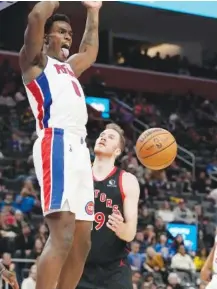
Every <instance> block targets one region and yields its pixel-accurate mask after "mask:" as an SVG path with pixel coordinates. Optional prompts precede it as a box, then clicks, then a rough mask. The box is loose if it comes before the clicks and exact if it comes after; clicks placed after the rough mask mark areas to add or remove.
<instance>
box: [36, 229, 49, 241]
mask: <svg viewBox="0 0 217 289" xmlns="http://www.w3.org/2000/svg"><path fill="white" fill-rule="evenodd" d="M35 238H36V239H40V240H41V242H42V244H43V245H45V243H46V241H47V238H48V228H47V226H46V225H45V224H41V225H40V226H39V229H38V233H37V234H36V237H35Z"/></svg>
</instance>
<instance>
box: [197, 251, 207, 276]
mask: <svg viewBox="0 0 217 289" xmlns="http://www.w3.org/2000/svg"><path fill="white" fill-rule="evenodd" d="M208 255H209V254H208V252H207V249H206V248H202V249H201V250H200V251H199V252H198V253H197V255H196V256H195V257H194V265H195V268H196V270H197V271H198V272H200V270H201V269H202V267H203V265H204V263H205V261H206V259H207V257H208Z"/></svg>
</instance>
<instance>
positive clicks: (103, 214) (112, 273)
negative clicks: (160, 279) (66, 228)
mask: <svg viewBox="0 0 217 289" xmlns="http://www.w3.org/2000/svg"><path fill="white" fill-rule="evenodd" d="M124 144H125V140H124V136H123V131H122V129H121V128H120V127H119V126H118V125H116V124H109V125H107V126H106V129H105V130H104V131H103V132H102V133H101V134H100V136H99V138H98V139H97V141H96V144H95V148H94V151H95V160H94V163H93V167H92V170H93V175H94V189H95V222H94V227H93V230H92V237H91V239H92V246H91V250H90V254H89V256H88V258H87V262H86V265H85V268H84V272H83V275H82V277H81V280H80V282H79V285H78V287H77V289H92V288H93V289H95V288H100V289H104V288H105V289H116V288H117V289H131V288H132V276H131V269H130V266H129V265H128V263H127V255H128V250H127V242H129V241H132V240H133V239H134V236H135V234H136V228H137V218H138V214H137V209H138V200H139V184H138V181H137V179H136V177H135V176H134V175H132V174H130V173H127V172H125V171H122V170H121V169H119V168H117V167H115V165H114V163H115V159H116V158H117V157H118V156H119V155H120V154H121V152H122V151H123V149H124ZM68 271H69V274H68V273H67V271H65V275H62V279H61V280H60V283H59V285H58V287H57V288H58V289H70V288H71V287H70V284H71V282H72V280H73V276H72V274H70V267H68Z"/></svg>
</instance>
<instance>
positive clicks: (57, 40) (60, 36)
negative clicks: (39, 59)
mask: <svg viewBox="0 0 217 289" xmlns="http://www.w3.org/2000/svg"><path fill="white" fill-rule="evenodd" d="M45 43H47V44H48V52H49V53H50V54H51V56H53V57H55V58H56V59H58V60H60V61H66V59H67V58H68V57H67V56H66V55H65V53H64V50H63V48H65V49H68V50H69V49H70V47H71V45H72V28H71V26H70V25H69V24H68V23H67V22H64V21H55V22H54V23H53V25H52V27H51V30H50V32H49V34H48V35H47V36H46V37H45Z"/></svg>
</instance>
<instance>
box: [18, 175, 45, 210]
mask: <svg viewBox="0 0 217 289" xmlns="http://www.w3.org/2000/svg"><path fill="white" fill-rule="evenodd" d="M16 204H17V208H18V209H19V210H21V211H22V212H24V213H30V212H32V211H33V210H34V209H35V208H39V207H40V201H39V200H38V197H37V194H36V191H35V189H34V187H33V183H32V181H31V180H30V179H27V180H26V181H25V182H24V186H23V188H22V190H21V192H20V195H18V196H17V198H16Z"/></svg>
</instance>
